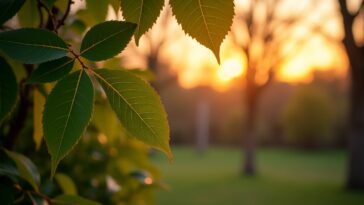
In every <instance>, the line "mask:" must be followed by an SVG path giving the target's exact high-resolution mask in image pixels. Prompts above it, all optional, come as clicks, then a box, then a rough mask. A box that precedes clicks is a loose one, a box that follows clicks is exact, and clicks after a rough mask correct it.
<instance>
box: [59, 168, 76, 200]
mask: <svg viewBox="0 0 364 205" xmlns="http://www.w3.org/2000/svg"><path fill="white" fill-rule="evenodd" d="M54 178H55V179H56V181H57V183H58V185H59V186H60V187H61V189H62V191H63V193H64V194H68V195H77V188H76V185H75V183H74V182H73V180H72V179H71V177H69V176H67V175H65V174H62V173H57V174H56V175H55V176H54Z"/></svg>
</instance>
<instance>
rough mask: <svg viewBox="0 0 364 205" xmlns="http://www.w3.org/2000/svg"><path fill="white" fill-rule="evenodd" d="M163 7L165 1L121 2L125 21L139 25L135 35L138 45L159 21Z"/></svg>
mask: <svg viewBox="0 0 364 205" xmlns="http://www.w3.org/2000/svg"><path fill="white" fill-rule="evenodd" d="M163 5H164V0H154V1H145V0H121V9H122V11H123V16H124V18H125V20H126V21H129V22H133V23H136V24H137V27H136V29H135V33H134V36H135V42H136V44H137V45H138V43H139V39H140V37H141V36H142V35H143V34H144V33H145V32H147V31H148V30H149V29H150V28H151V27H152V26H153V24H154V23H155V22H156V21H157V18H158V16H159V14H160V12H161V10H162V8H163Z"/></svg>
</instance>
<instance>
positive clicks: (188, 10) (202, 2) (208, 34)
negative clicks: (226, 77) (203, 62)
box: [170, 0, 234, 62]
mask: <svg viewBox="0 0 364 205" xmlns="http://www.w3.org/2000/svg"><path fill="white" fill-rule="evenodd" d="M170 5H171V7H172V11H173V13H174V15H175V17H176V19H177V21H178V23H179V24H181V25H182V28H183V30H184V31H185V32H186V33H187V34H189V35H191V37H193V38H195V39H196V40H197V41H198V42H200V43H201V44H202V45H204V46H206V47H207V48H209V49H211V50H212V52H213V53H214V54H215V56H216V58H217V60H218V62H220V57H219V56H220V44H221V43H222V41H223V40H224V38H225V36H226V34H227V33H228V31H229V30H230V26H231V24H232V20H233V16H234V3H233V0H224V1H222V0H219V1H217V0H192V1H186V0H170Z"/></svg>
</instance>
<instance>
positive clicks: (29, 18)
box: [17, 0, 40, 27]
mask: <svg viewBox="0 0 364 205" xmlns="http://www.w3.org/2000/svg"><path fill="white" fill-rule="evenodd" d="M17 16H18V20H19V23H20V25H21V26H22V27H38V26H39V23H40V20H39V19H40V18H39V12H38V2H37V0H26V1H25V3H24V5H23V6H22V8H21V9H20V11H19V12H18V14H17Z"/></svg>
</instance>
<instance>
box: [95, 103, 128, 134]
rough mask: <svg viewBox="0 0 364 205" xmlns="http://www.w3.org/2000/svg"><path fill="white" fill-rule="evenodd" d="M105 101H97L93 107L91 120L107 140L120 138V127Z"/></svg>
mask: <svg viewBox="0 0 364 205" xmlns="http://www.w3.org/2000/svg"><path fill="white" fill-rule="evenodd" d="M106 103H107V102H106V101H105V103H97V104H95V107H94V114H93V118H92V122H93V124H94V126H95V127H96V128H97V130H98V131H99V132H100V133H103V134H105V135H106V136H107V139H108V141H113V140H114V139H118V140H120V136H122V131H121V130H122V127H121V124H120V122H119V120H118V118H117V117H116V115H115V113H114V111H113V110H112V109H111V107H110V106H109V105H108V104H106Z"/></svg>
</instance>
